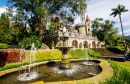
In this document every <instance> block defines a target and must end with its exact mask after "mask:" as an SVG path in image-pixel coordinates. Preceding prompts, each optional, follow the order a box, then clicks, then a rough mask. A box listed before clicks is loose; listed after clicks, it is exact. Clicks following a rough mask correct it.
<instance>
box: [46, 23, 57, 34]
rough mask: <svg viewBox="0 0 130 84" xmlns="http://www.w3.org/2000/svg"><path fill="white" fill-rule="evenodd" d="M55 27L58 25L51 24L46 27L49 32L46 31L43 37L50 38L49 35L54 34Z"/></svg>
mask: <svg viewBox="0 0 130 84" xmlns="http://www.w3.org/2000/svg"><path fill="white" fill-rule="evenodd" d="M57 26H59V24H58V23H56V22H51V23H50V25H48V27H49V31H47V32H46V33H45V34H44V35H45V36H51V35H53V34H54V32H55V28H56V27H57Z"/></svg>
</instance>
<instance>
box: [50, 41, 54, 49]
mask: <svg viewBox="0 0 130 84" xmlns="http://www.w3.org/2000/svg"><path fill="white" fill-rule="evenodd" d="M51 46H52V49H54V47H55V43H54V41H52V43H51Z"/></svg>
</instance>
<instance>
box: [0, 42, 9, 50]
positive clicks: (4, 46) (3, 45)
mask: <svg viewBox="0 0 130 84" xmlns="http://www.w3.org/2000/svg"><path fill="white" fill-rule="evenodd" d="M8 47H9V45H8V44H6V43H0V49H6V48H8Z"/></svg>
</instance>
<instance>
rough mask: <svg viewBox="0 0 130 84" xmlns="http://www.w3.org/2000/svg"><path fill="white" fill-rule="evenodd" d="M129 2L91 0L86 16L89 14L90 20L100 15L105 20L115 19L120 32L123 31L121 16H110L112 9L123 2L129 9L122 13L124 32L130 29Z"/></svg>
mask: <svg viewBox="0 0 130 84" xmlns="http://www.w3.org/2000/svg"><path fill="white" fill-rule="evenodd" d="M129 3H130V0H90V1H89V2H87V12H86V16H87V14H88V16H89V18H90V20H94V19H95V18H97V17H100V18H103V19H104V20H111V21H115V22H116V24H115V27H116V28H118V30H119V32H122V31H121V25H120V20H119V16H118V15H117V16H116V17H113V16H110V14H111V13H112V11H111V9H112V8H116V7H117V6H118V5H119V4H122V5H124V6H125V8H126V9H128V10H129V11H128V12H125V13H122V15H121V18H122V23H123V28H124V32H125V31H129V30H130V24H129V23H130V19H129V18H130V5H129ZM77 23H81V21H80V18H79V17H78V18H77V19H76V20H75V24H77ZM119 34H122V33H119ZM125 35H130V34H128V33H127V32H126V33H125Z"/></svg>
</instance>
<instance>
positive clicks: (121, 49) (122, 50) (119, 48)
mask: <svg viewBox="0 0 130 84" xmlns="http://www.w3.org/2000/svg"><path fill="white" fill-rule="evenodd" d="M115 48H116V49H118V50H120V52H122V53H123V52H124V50H125V49H123V48H121V47H120V46H117V47H115Z"/></svg>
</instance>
